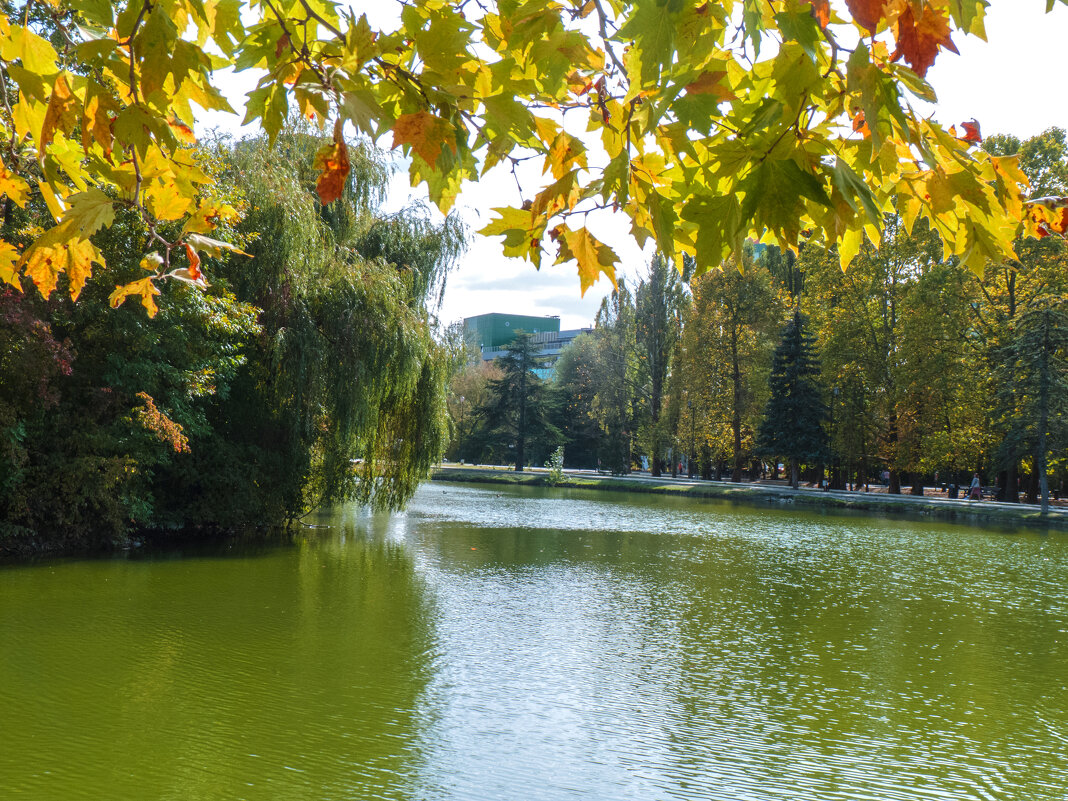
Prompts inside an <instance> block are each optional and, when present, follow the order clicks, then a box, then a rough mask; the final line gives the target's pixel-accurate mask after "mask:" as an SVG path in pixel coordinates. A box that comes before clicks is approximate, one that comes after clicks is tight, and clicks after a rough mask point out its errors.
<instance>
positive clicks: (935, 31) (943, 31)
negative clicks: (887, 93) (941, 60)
mask: <svg viewBox="0 0 1068 801" xmlns="http://www.w3.org/2000/svg"><path fill="white" fill-rule="evenodd" d="M894 38H895V39H896V40H897V49H896V50H894V55H893V56H892V58H893V60H894V61H897V60H898V59H899V58H901V57H902V56H904V57H905V61H907V62H908V63H909V66H910V67H912V71H913V72H915V73H916V74H917V75H919V76H920V77H921V78H922V77H923V76H924V75H926V74H927V70H928V68H929V67H930V66H931V65H932V64H934V60H935V57H936V56H937V55H938V48H940V47H944V48H945V49H946V50H951V51H952V52H954V53H956V52H957V48H956V45H954V44H953V41H952V40H951V39H950V38H949V19H948V18H947V17H945V16H943V15H942V12H941V11H939V10H937V9H936V8H933V7H932V6H929V5H928V6H924V9H923V16H921V17H920V18H919V20H917V19H916V17H915V16H913V14H912V6H911V5H910V4H906V6H905V10H904V12H902V14H901V16H900V17H898V18H897V22H896V23H895V25H894Z"/></svg>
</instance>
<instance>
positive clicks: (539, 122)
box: [0, 0, 1068, 314]
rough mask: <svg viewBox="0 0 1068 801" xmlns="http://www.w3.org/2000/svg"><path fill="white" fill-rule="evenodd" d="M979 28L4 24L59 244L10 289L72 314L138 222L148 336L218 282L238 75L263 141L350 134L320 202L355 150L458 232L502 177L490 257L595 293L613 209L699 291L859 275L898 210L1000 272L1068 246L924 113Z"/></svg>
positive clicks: (735, 18) (26, 149) (235, 3)
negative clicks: (160, 306) (113, 235)
mask: <svg viewBox="0 0 1068 801" xmlns="http://www.w3.org/2000/svg"><path fill="white" fill-rule="evenodd" d="M1001 2H1009V0H1001ZM1053 2H1054V0H1049V2H1048V3H1047V5H1048V6H1049V7H1052V5H1053ZM1062 2H1068V0H1062ZM986 6H987V2H986V1H985V0H926V1H925V2H919V0H845V3H844V9H843V8H840V7H837V6H835V7H832V4H831V3H830V2H829V0H769V1H768V2H766V3H761V4H754V3H749V2H742V0H725V1H724V2H720V3H698V2H670V3H665V2H661V1H660V0H563V1H561V2H554V3H546V2H542V1H541V0H525V1H523V0H498V2H490V3H478V4H471V3H461V4H457V3H448V2H442V0H422V1H421V2H414V3H407V4H401V9H402V10H401V13H400V21H399V24H398V25H396V26H395V27H387V28H376V27H373V26H372V25H371V23H370V22H369V21H368V18H367V16H366V15H360V16H357V15H356V13H355V12H353V11H352V10H350V9H349V8H348V7H347V6H344V5H339V4H336V3H333V2H330V1H329V0H298V1H297V2H294V3H290V4H281V5H280V4H277V3H273V2H264V3H254V4H246V3H243V2H242V1H241V0H219V2H212V3H208V4H204V3H201V2H199V0H162V2H149V1H148V0H126V1H125V2H111V1H110V0H67V1H66V2H63V3H59V2H58V0H51V1H50V2H37V3H27V4H26V5H25V6H24V7H21V8H19V7H14V6H8V7H5V8H8V9H9V10H8V11H6V12H0V85H2V88H3V102H2V103H0V194H2V195H3V199H4V203H6V204H8V207H10V205H11V204H14V205H15V206H19V207H25V206H26V205H27V204H34V205H35V206H39V207H40V208H42V209H46V210H47V213H48V224H47V225H45V226H43V227H42V228H40V229H33V230H26V231H19V232H7V233H5V235H4V238H3V239H0V281H2V282H4V283H6V284H8V285H10V286H12V287H14V288H17V289H20V290H21V289H26V288H29V287H30V286H31V285H32V286H35V287H36V288H37V290H38V291H39V292H40V293H42V294H43V295H46V296H47V295H49V294H51V293H52V292H54V291H56V290H57V289H62V290H63V291H65V292H67V293H69V294H70V296H71V297H75V298H76V297H78V295H79V293H80V292H81V291H82V289H83V287H84V286H85V283H86V281H88V280H89V279H90V278H91V276H92V275H93V273H94V272H96V271H98V270H99V269H100V268H101V266H102V265H103V260H102V256H101V252H100V250H99V247H98V245H97V244H96V239H97V238H98V237H99V235H100V231H101V230H102V229H106V228H108V227H110V226H112V225H113V224H114V221H115V219H116V215H117V214H118V213H120V212H123V211H132V212H134V213H136V214H137V215H138V216H139V217H140V218H141V220H142V222H143V224H144V225H145V227H146V228H147V230H148V232H149V234H148V237H147V239H146V241H145V243H144V244H145V249H146V251H147V255H145V257H144V261H143V262H142V263H143V264H144V265H145V267H146V275H144V276H142V277H141V278H139V279H138V280H137V281H135V282H131V283H128V284H126V285H123V286H120V287H117V288H116V289H115V290H114V292H113V294H112V304H113V305H118V304H120V303H122V302H123V301H124V300H125V299H126V298H128V297H132V296H136V297H139V298H140V300H141V303H142V305H143V306H144V308H145V310H146V311H147V312H148V313H149V314H152V313H154V310H155V309H156V308H157V304H156V300H155V299H156V298H157V297H158V294H159V293H160V292H161V291H162V289H163V287H165V286H166V285H167V284H168V283H169V282H186V283H198V282H202V284H206V283H209V282H210V274H207V272H208V271H207V270H206V269H205V267H204V265H202V264H201V262H200V259H201V258H202V257H203V256H204V255H206V254H207V255H211V254H212V253H215V252H219V251H220V250H226V248H227V247H229V246H228V245H227V243H226V242H225V240H224V239H216V240H214V242H215V244H212V245H209V246H208V247H207V249H205V248H204V247H203V245H204V244H205V242H206V240H208V239H209V238H210V237H209V235H211V234H213V233H215V232H216V231H217V229H218V227H219V226H220V225H222V224H227V223H232V222H233V221H234V220H235V219H236V217H237V214H238V210H237V209H236V208H235V207H234V206H232V205H230V204H227V203H225V202H222V201H220V200H219V199H218V197H217V195H216V193H215V191H214V189H213V185H212V181H211V179H210V177H209V176H208V175H207V174H206V173H205V172H204V171H203V170H202V169H201V168H200V166H199V165H198V164H197V160H196V157H195V155H194V152H195V151H194V150H193V149H192V147H191V146H192V145H193V144H194V143H195V139H194V133H193V128H194V123H195V120H196V115H197V113H198V109H203V110H211V111H224V112H227V111H234V109H233V108H231V105H230V101H229V100H228V99H227V97H226V96H225V95H224V93H223V92H222V91H221V90H220V84H219V83H218V78H217V76H218V75H219V74H220V72H221V71H222V70H224V69H225V68H228V67H232V68H234V69H235V70H238V71H242V70H255V71H256V74H257V75H258V76H259V78H258V82H257V84H256V87H255V88H254V89H253V90H252V91H251V92H250V93H249V94H248V96H247V98H246V99H245V101H244V103H243V109H242V110H243V112H244V120H245V122H246V123H250V124H257V125H259V126H262V129H263V130H264V131H266V133H267V135H268V136H269V137H271V138H272V139H273V138H274V137H275V136H276V135H277V134H278V132H279V130H280V128H281V126H282V125H283V122H284V121H285V120H286V118H287V116H288V115H289V114H290V113H291V112H295V113H299V114H300V115H301V116H302V117H304V118H305V119H307V120H309V121H311V122H312V123H313V124H315V125H317V126H319V127H320V129H321V130H324V131H327V130H331V129H332V130H333V138H332V141H331V142H330V143H328V144H327V145H325V146H324V147H323V149H322V150H321V151H320V152H319V155H318V157H317V159H316V164H317V169H318V178H317V182H316V188H317V191H318V196H319V199H320V201H321V202H322V203H326V204H328V203H331V202H334V201H335V199H336V198H337V197H338V196H339V194H340V192H341V188H342V187H343V185H344V184H345V182H346V181H348V180H350V170H351V165H350V163H349V158H350V152H349V151H350V147H351V140H352V137H353V135H355V136H357V137H361V138H364V139H368V140H372V141H374V142H376V143H379V144H380V145H382V146H387V147H392V148H393V149H394V150H396V151H398V152H399V153H400V154H403V155H404V156H405V157H407V159H408V165H409V172H410V178H411V181H412V184H413V185H420V184H421V185H425V186H426V187H427V189H428V191H429V194H430V197H431V199H432V200H433V201H434V202H435V203H436V204H437V205H438V207H439V208H440V209H441V210H442V211H443V212H447V211H448V210H449V209H450V208H451V207H452V205H453V204H454V202H455V200H456V198H457V196H458V195H459V193H460V192H461V191H462V189H463V186H464V184H465V183H467V182H470V181H477V180H478V179H479V178H481V177H482V176H483V175H485V174H486V173H487V172H489V171H491V170H495V169H499V170H503V171H509V172H511V173H512V174H513V175H514V176H515V178H516V181H517V185H518V188H519V191H520V195H521V197H520V199H519V200H518V201H516V202H515V203H514V205H510V206H504V205H502V206H501V207H499V208H497V209H495V216H494V218H493V220H492V221H491V222H490V223H489V225H487V226H486V228H484V229H483V233H484V234H486V235H489V236H501V237H503V252H504V254H505V255H507V256H512V257H518V258H524V259H528V260H529V261H531V262H533V263H534V264H535V265H537V266H539V267H540V266H542V265H543V264H545V263H572V262H573V263H575V264H576V265H577V268H578V274H579V279H580V285H581V287H582V288H583V289H585V288H586V287H588V286H589V285H590V284H591V283H593V282H594V281H595V280H597V279H598V278H599V277H600V276H601V275H606V276H607V277H608V278H609V279H610V280H614V275H615V268H616V265H617V263H618V256H617V254H616V252H615V251H614V249H613V248H612V247H611V245H610V244H609V243H606V242H602V241H600V240H599V239H598V238H597V237H596V236H595V235H594V233H593V232H592V231H591V230H590V228H589V227H588V225H587V220H588V215H589V214H590V212H593V211H598V210H602V209H611V210H613V211H615V212H617V213H621V214H624V215H626V217H627V218H629V221H630V230H631V233H632V235H633V237H634V238H635V239H636V240H637V242H638V243H639V244H642V245H644V244H645V243H646V242H647V241H649V240H655V241H656V243H657V244H658V246H659V247H660V248H661V249H662V250H663V252H664V253H665V254H667V256H668V257H669V258H671V259H673V260H675V262H676V263H681V259H682V258H684V257H690V258H693V259H694V260H695V262H696V265H697V271H698V273H699V272H701V271H703V270H706V269H708V268H710V267H717V266H719V265H720V264H721V263H722V262H723V260H724V259H725V258H727V257H728V256H730V255H731V254H735V255H737V254H738V253H739V252H740V248H741V244H742V242H743V241H744V240H745V239H747V238H750V239H754V240H761V241H764V242H769V243H775V244H778V245H780V246H782V247H784V248H787V249H796V248H797V247H798V246H799V244H800V243H801V242H802V241H810V242H814V243H818V244H822V245H824V246H827V247H830V246H837V248H838V253H839V254H840V257H841V263H842V265H843V266H846V265H848V263H849V262H850V261H851V259H852V258H853V257H854V256H855V255H856V253H857V252H858V251H859V249H860V247H861V245H862V243H863V242H864V241H865V240H872V239H877V238H878V235H879V231H880V229H881V226H882V220H883V215H884V214H885V213H888V212H890V211H891V210H892V209H894V208H898V209H902V210H903V214H904V219H905V223H906V225H907V226H908V227H909V228H910V229H911V227H912V225H913V224H914V223H915V222H916V220H918V219H920V218H924V219H926V220H928V221H929V222H930V224H931V225H932V226H933V227H934V228H935V229H936V230H937V231H938V233H939V234H940V236H941V238H942V240H943V241H944V243H945V244H944V248H945V249H944V255H945V256H946V257H951V256H952V257H956V258H957V259H959V260H960V261H961V262H963V263H965V264H967V265H968V266H969V267H970V268H971V269H972V270H974V271H981V270H982V269H983V268H984V265H985V264H987V263H988V262H994V263H999V262H1003V261H1005V260H1010V259H1012V258H1013V256H1014V250H1013V241H1014V239H1015V237H1016V235H1017V234H1018V233H1020V232H1023V233H1031V234H1035V235H1037V234H1041V233H1047V234H1049V233H1058V232H1059V231H1058V229H1059V228H1061V227H1062V226H1061V225H1060V223H1059V222H1058V219H1057V211H1056V209H1057V208H1059V207H1058V206H1057V203H1056V202H1047V201H1046V200H1035V199H1030V198H1029V197H1028V190H1027V186H1026V181H1025V180H1024V179H1023V176H1022V174H1021V173H1020V172H1019V170H1018V169H1017V168H1016V166H1015V162H1014V161H1013V158H1012V157H1011V156H1003V157H1001V158H1000V159H997V160H995V159H993V158H991V157H988V156H987V155H986V154H985V153H983V152H981V151H980V150H978V149H977V148H974V147H973V145H974V144H976V142H977V136H978V134H977V131H976V133H975V134H973V133H972V132H971V131H970V129H967V128H966V134H965V136H963V137H960V138H957V137H955V136H953V135H949V132H948V131H946V130H944V129H943V128H942V127H940V126H939V125H938V124H936V123H935V122H933V121H932V120H930V119H927V118H925V117H924V116H922V115H921V114H919V113H917V112H916V111H915V110H914V108H913V105H912V102H911V98H919V99H923V100H926V101H932V100H934V99H935V97H934V92H933V90H932V89H931V87H930V85H928V84H927V83H926V81H925V80H924V76H925V75H926V73H927V71H928V69H929V68H930V66H931V65H932V64H933V63H934V62H935V61H936V59H938V58H940V57H942V55H943V53H944V52H945V51H949V52H950V53H953V52H956V45H955V43H954V37H956V39H957V40H958V41H959V40H960V38H961V37H963V36H969V35H973V36H980V37H982V36H984V35H985V28H984V14H985V9H986ZM858 39H859V41H858ZM859 120H863V122H862V123H859V122H858V121H859ZM539 166H540V168H541V169H540V173H541V175H540V176H539V175H538V172H539V171H538V170H537V169H536V167H539ZM531 167H535V169H531ZM198 237H199V239H198Z"/></svg>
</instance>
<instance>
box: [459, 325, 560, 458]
mask: <svg viewBox="0 0 1068 801" xmlns="http://www.w3.org/2000/svg"><path fill="white" fill-rule="evenodd" d="M537 349H538V348H537V345H536V344H535V343H534V341H533V334H527V333H525V332H522V331H519V332H516V337H515V339H514V340H512V342H511V344H509V346H508V350H507V352H506V353H505V355H503V356H500V357H499V358H498V359H497V360H496V367H497V368H498V369H499V370H500V372H501V377H500V378H497V379H493V380H491V381H490V382H489V386H488V387H487V393H486V396H485V399H484V400H483V402H482V403H481V404H480V405H479V407H478V412H477V414H478V417H479V420H480V424H481V427H482V429H483V431H484V432H485V434H484V436H486V438H487V440H489V441H491V442H494V443H495V444H496V445H497V447H498V448H501V450H502V452H507V453H508V456H507V457H506V458H507V460H508V461H512V462H513V463H514V464H515V469H516V472H517V473H520V472H522V471H523V468H524V467H525V466H526V464H527V455H528V454H527V449H528V446H533V447H532V450H541V451H546V450H548V448H555V447H556V445H557V444H558V441H559V438H560V433H559V431H558V430H557V429H556V426H554V425H553V423H552V414H551V405H552V403H553V400H554V399H553V397H552V394H551V388H550V387H548V386H546V384H545V383H544V382H543V381H542V380H541V379H540V378H539V377H538V375H537V373H535V372H534V370H535V368H537V367H539V366H541V364H542V363H543V361H544V360H543V359H542V358H541V357H539V356H538V355H537Z"/></svg>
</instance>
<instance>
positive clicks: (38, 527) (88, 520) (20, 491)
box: [0, 130, 463, 549]
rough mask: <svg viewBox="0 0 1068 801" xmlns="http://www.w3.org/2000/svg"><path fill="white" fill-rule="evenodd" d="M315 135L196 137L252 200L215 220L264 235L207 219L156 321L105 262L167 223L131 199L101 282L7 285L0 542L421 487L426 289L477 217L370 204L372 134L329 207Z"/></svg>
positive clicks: (235, 200)
mask: <svg viewBox="0 0 1068 801" xmlns="http://www.w3.org/2000/svg"><path fill="white" fill-rule="evenodd" d="M317 144H318V143H317V142H316V141H315V139H314V138H313V137H311V136H309V135H308V133H307V132H306V131H300V130H294V131H292V132H290V133H287V134H285V135H284V136H280V137H279V142H278V150H276V151H271V150H270V149H268V148H267V147H266V145H265V143H264V142H263V141H262V140H245V141H242V142H239V143H236V144H233V143H229V142H226V141H219V142H216V143H214V144H213V146H212V147H211V148H207V149H205V150H203V151H201V152H200V153H199V155H198V160H199V163H200V164H201V166H202V167H203V168H204V169H206V170H209V171H210V172H211V173H212V174H213V175H214V176H215V178H216V179H217V182H216V186H217V187H218V188H219V191H220V192H221V193H223V194H222V195H220V197H219V198H217V199H216V202H217V203H219V204H225V205H230V206H233V207H243V208H244V209H245V210H246V213H245V215H244V216H243V217H242V218H241V219H240V221H238V220H237V219H236V218H232V219H231V220H230V222H229V223H224V222H222V221H220V225H223V226H224V228H225V231H224V234H225V236H226V237H227V238H228V239H229V240H230V241H238V242H240V243H241V246H242V247H243V248H244V249H245V250H247V253H248V254H249V255H248V256H245V255H237V254H235V253H234V252H233V250H232V249H229V248H226V247H220V246H216V245H215V244H213V241H212V239H211V238H208V237H201V238H200V240H197V241H198V244H199V245H200V246H201V247H202V251H201V257H202V260H203V261H202V264H203V269H204V270H210V271H211V275H212V281H211V284H210V285H208V286H204V282H203V280H199V281H198V280H195V279H193V278H192V277H191V276H190V275H183V276H175V277H172V278H169V279H168V282H169V283H171V284H173V286H168V288H167V291H166V292H163V293H162V294H160V295H158V296H155V301H156V302H158V313H157V314H156V315H155V317H154V318H152V319H151V320H150V319H148V318H146V316H145V315H144V313H143V312H142V311H141V310H140V309H139V308H137V307H135V306H132V305H124V306H122V307H121V308H118V309H117V310H115V311H113V312H107V313H105V312H104V310H106V308H107V305H106V304H108V302H109V298H108V295H109V293H108V290H107V286H106V284H107V282H108V281H109V282H110V283H111V284H112V285H116V284H119V285H122V283H123V282H130V281H132V280H136V279H137V278H138V276H139V275H143V274H144V272H145V270H144V268H143V266H142V265H141V264H140V262H141V255H142V254H143V253H144V250H145V247H146V245H147V244H148V243H149V242H150V241H151V238H152V236H153V234H152V232H151V231H150V230H148V229H147V228H146V226H145V224H144V221H143V220H142V219H141V218H140V217H139V216H138V215H136V214H134V213H132V212H130V211H128V210H125V209H120V210H119V212H118V213H117V215H116V219H115V222H114V224H113V225H112V226H111V227H110V228H108V229H106V230H105V231H103V232H102V233H101V236H100V237H99V240H98V241H99V246H100V248H101V252H102V254H103V255H104V257H105V259H106V261H107V265H108V266H107V267H106V268H104V271H103V273H102V275H103V277H104V278H106V279H107V281H97V282H90V283H88V284H87V285H86V287H85V289H84V291H83V292H82V297H81V298H80V299H79V302H77V303H72V302H71V301H70V300H64V299H60V300H52V301H49V302H45V301H43V300H39V299H34V298H33V297H32V296H28V295H22V294H17V293H12V292H7V293H6V294H5V295H4V297H3V299H2V302H3V314H2V321H0V337H2V339H3V344H4V345H5V346H6V347H5V353H6V355H5V357H4V358H5V360H6V361H5V364H4V367H5V371H4V373H3V374H2V375H3V381H2V382H0V442H2V443H3V451H2V452H0V457H2V459H3V463H2V472H0V481H2V482H3V486H4V488H5V492H4V494H3V498H2V501H0V504H2V507H0V512H2V519H3V521H4V522H3V527H4V528H3V530H2V531H0V548H12V549H24V548H25V549H33V548H41V547H97V546H102V545H107V544H109V543H112V542H119V541H122V540H123V539H124V537H126V536H127V535H128V534H129V533H130V532H131V531H132V530H136V529H144V528H155V529H173V528H188V527H189V526H210V527H218V526H237V525H249V524H251V525H265V524H266V525H272V524H279V523H283V522H286V521H288V520H293V519H295V518H297V517H299V516H300V515H302V514H304V513H305V512H306V511H308V510H309V509H311V508H313V507H315V506H317V505H319V504H323V503H329V502H332V501H336V500H342V499H355V500H359V501H362V502H366V503H369V504H371V505H373V506H376V507H389V508H396V507H398V506H400V505H401V504H403V503H404V501H405V500H406V499H407V498H408V497H410V495H411V493H412V492H413V491H414V490H415V487H416V486H417V484H418V482H419V480H420V479H421V478H422V477H423V476H425V475H426V474H427V472H428V471H429V468H430V465H431V464H432V463H433V462H435V461H437V459H438V458H439V457H440V454H441V451H442V448H443V445H444V441H445V439H446V437H447V426H448V422H447V417H446V412H445V388H446V384H447V380H448V376H449V374H450V372H451V369H452V365H451V354H450V353H449V351H448V350H447V349H446V348H444V347H442V346H440V345H438V344H437V343H436V342H435V340H434V337H433V330H432V321H431V318H430V314H429V310H428V304H429V303H430V302H432V300H433V298H434V297H435V296H436V295H437V294H438V293H439V292H440V288H441V286H442V283H443V281H444V276H445V271H446V270H447V268H448V265H449V264H450V263H451V261H452V260H453V258H454V257H455V255H456V253H457V252H458V250H459V248H460V247H461V246H462V240H463V232H462V230H461V229H460V228H459V227H458V226H457V225H456V224H455V223H453V222H452V221H446V223H444V224H443V225H434V224H431V223H430V222H429V221H428V217H427V215H426V214H425V213H421V212H420V211H419V210H418V209H412V210H410V211H409V212H407V213H400V214H395V215H391V216H383V215H379V214H377V213H376V212H375V205H374V204H375V203H376V202H377V201H378V199H380V197H381V189H382V188H383V187H384V185H385V181H386V179H387V176H388V171H387V170H386V169H385V167H384V166H383V165H382V164H381V162H380V161H379V160H378V158H377V157H376V156H375V155H374V154H373V153H372V152H371V151H366V152H362V151H356V152H354V154H353V159H352V162H353V164H354V165H355V168H356V169H358V170H360V172H359V174H354V175H353V176H352V179H351V180H350V181H349V182H348V183H347V184H346V186H345V187H343V191H342V195H341V197H340V198H339V199H338V200H337V201H335V203H334V204H332V205H331V206H330V207H329V208H324V207H323V206H322V205H321V204H320V203H319V200H318V198H317V196H316V195H315V189H314V185H315V181H314V173H313V172H312V170H311V161H312V158H313V155H314V152H315V149H316V146H317ZM279 154H281V155H282V158H280V157H279ZM41 212H43V210H41ZM41 212H38V213H41ZM31 213H33V210H32V209H31V210H30V211H29V212H26V214H27V215H30V214H31ZM15 222H17V223H18V224H30V223H32V216H27V217H26V218H25V219H24V220H22V221H18V220H16V221H15ZM12 224H14V223H12ZM165 232H166V231H165V230H164V233H165ZM59 280H60V281H64V280H66V279H65V278H63V277H62V276H60V279H59ZM191 284H192V285H191ZM8 368H9V369H8Z"/></svg>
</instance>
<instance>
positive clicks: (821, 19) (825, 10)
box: [808, 0, 831, 28]
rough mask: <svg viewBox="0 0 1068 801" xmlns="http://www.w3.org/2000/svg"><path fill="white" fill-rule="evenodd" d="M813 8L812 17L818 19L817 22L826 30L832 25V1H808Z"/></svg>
mask: <svg viewBox="0 0 1068 801" xmlns="http://www.w3.org/2000/svg"><path fill="white" fill-rule="evenodd" d="M808 2H809V4H810V5H811V6H812V16H814V17H815V18H816V22H818V23H819V24H820V27H821V28H826V27H827V26H828V25H830V24H831V0H808Z"/></svg>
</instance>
